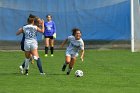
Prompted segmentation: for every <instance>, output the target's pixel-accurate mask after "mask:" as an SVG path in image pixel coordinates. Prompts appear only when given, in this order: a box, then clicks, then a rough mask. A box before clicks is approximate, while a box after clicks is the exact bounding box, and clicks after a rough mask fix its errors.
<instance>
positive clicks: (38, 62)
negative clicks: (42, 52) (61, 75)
mask: <svg viewBox="0 0 140 93" xmlns="http://www.w3.org/2000/svg"><path fill="white" fill-rule="evenodd" d="M36 62H37V66H38V69H39V71H40V73H43V70H42V65H41V60H40V58H38V60H36Z"/></svg>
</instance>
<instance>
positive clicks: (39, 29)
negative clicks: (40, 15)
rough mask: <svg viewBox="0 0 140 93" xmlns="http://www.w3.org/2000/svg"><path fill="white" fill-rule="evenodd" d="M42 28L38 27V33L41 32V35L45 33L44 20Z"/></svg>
mask: <svg viewBox="0 0 140 93" xmlns="http://www.w3.org/2000/svg"><path fill="white" fill-rule="evenodd" d="M41 25H42V28H39V27H37V31H38V32H41V33H44V20H42V24H41Z"/></svg>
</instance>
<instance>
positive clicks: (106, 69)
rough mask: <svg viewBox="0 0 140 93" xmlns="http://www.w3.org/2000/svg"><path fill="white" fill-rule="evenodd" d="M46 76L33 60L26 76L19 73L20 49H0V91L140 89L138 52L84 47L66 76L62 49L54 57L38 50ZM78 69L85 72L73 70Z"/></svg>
mask: <svg viewBox="0 0 140 93" xmlns="http://www.w3.org/2000/svg"><path fill="white" fill-rule="evenodd" d="M39 54H40V57H41V60H42V65H43V69H44V72H46V75H45V76H42V75H40V74H39V71H38V69H37V66H36V63H35V64H33V65H30V70H29V76H24V75H21V74H20V72H19V65H21V63H22V61H23V59H24V53H23V52H21V51H14V52H13V51H12V52H10V51H5V52H2V51H1V52H0V93H140V61H139V58H140V53H131V52H130V51H129V50H86V52H85V60H84V62H81V61H80V60H79V58H78V59H77V62H76V64H75V66H74V69H73V71H72V72H71V74H70V75H69V76H67V75H66V72H62V71H61V67H62V64H63V63H64V51H55V54H54V57H50V56H48V57H47V58H45V57H44V51H40V52H39ZM77 69H81V70H83V72H84V76H83V77H80V78H77V77H75V76H74V72H75V71H76V70H77Z"/></svg>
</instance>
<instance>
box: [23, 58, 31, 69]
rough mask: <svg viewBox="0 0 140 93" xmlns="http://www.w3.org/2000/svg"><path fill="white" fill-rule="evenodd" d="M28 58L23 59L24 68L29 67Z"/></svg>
mask: <svg viewBox="0 0 140 93" xmlns="http://www.w3.org/2000/svg"><path fill="white" fill-rule="evenodd" d="M29 60H30V59H27V58H26V59H25V67H24V69H29Z"/></svg>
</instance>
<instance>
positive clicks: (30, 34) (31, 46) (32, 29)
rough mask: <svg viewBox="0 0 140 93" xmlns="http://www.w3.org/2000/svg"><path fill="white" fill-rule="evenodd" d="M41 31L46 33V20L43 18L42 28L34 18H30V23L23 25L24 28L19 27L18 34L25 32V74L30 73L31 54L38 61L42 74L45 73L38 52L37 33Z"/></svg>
mask: <svg viewBox="0 0 140 93" xmlns="http://www.w3.org/2000/svg"><path fill="white" fill-rule="evenodd" d="M37 31H38V32H41V33H44V20H42V29H40V28H39V27H37V26H35V25H34V18H28V24H27V25H25V26H23V28H22V29H19V31H18V32H17V35H19V34H21V33H24V34H25V41H24V50H25V56H26V58H25V67H24V69H25V71H26V72H25V75H28V69H29V60H30V54H32V55H33V58H34V60H36V61H37V66H38V69H39V71H40V74H45V73H44V72H43V70H42V65H41V60H40V58H39V54H38V43H37V39H36V33H37Z"/></svg>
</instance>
